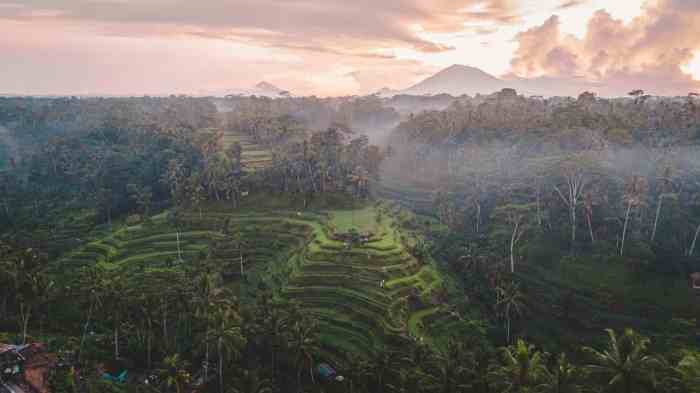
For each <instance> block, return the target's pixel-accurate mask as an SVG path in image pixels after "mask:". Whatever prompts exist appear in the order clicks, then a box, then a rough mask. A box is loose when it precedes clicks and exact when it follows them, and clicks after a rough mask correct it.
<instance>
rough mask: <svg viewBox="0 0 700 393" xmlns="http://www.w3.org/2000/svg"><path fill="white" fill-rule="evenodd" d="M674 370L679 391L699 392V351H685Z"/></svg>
mask: <svg viewBox="0 0 700 393" xmlns="http://www.w3.org/2000/svg"><path fill="white" fill-rule="evenodd" d="M674 371H675V374H676V376H677V379H678V382H679V383H678V385H679V386H680V387H681V391H684V392H687V393H700V352H697V351H695V352H686V353H685V355H684V356H683V358H681V360H680V361H679V362H678V365H677V366H676V367H675V368H674Z"/></svg>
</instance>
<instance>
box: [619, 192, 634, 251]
mask: <svg viewBox="0 0 700 393" xmlns="http://www.w3.org/2000/svg"><path fill="white" fill-rule="evenodd" d="M630 211H632V201H630V202H629V203H628V204H627V212H626V213H625V224H624V225H623V226H622V240H621V242H620V256H622V255H623V254H624V251H625V237H626V236H627V224H628V223H629V219H630Z"/></svg>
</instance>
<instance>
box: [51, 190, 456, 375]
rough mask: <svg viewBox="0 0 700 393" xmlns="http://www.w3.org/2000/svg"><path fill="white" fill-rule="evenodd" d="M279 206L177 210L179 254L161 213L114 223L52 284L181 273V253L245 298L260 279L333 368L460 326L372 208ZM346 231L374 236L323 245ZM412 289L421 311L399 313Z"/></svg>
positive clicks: (58, 269)
mask: <svg viewBox="0 0 700 393" xmlns="http://www.w3.org/2000/svg"><path fill="white" fill-rule="evenodd" d="M253 199H254V201H253ZM328 201H331V202H330V204H333V202H334V199H333V197H330V198H329V199H328V200H326V201H319V203H324V204H326V207H327V206H328ZM248 202H250V203H248ZM286 202H287V203H286V206H285V201H283V200H281V199H280V198H277V197H274V196H270V197H269V198H267V197H266V198H260V197H255V198H251V199H250V200H249V201H246V202H244V204H248V207H245V208H242V209H239V210H235V211H234V210H233V209H231V208H230V206H228V205H225V204H211V205H207V206H205V207H204V208H203V209H202V211H201V212H200V211H199V209H196V210H192V211H185V212H182V213H180V214H179V219H178V220H179V224H178V226H179V228H180V252H178V247H177V234H176V230H175V226H174V225H173V223H172V222H170V221H169V220H168V219H167V215H166V214H160V215H158V216H154V217H152V218H151V220H149V221H148V222H147V223H142V224H138V225H132V226H127V225H125V224H120V225H115V227H114V230H113V231H112V232H108V233H107V234H104V235H102V236H99V238H97V239H96V240H92V241H89V242H88V243H87V244H84V245H83V246H81V247H78V248H76V249H74V250H73V251H71V252H69V253H67V254H65V255H64V256H63V257H61V258H60V259H58V260H56V261H55V262H54V263H53V265H52V272H53V274H54V275H55V276H56V278H57V282H59V283H66V284H67V283H69V282H70V281H71V280H72V279H74V278H75V277H76V274H75V273H76V272H77V271H78V270H79V269H80V268H82V267H85V266H90V265H92V264H100V265H102V266H104V267H105V268H107V269H110V270H113V271H115V273H116V272H120V273H122V274H126V275H138V274H139V272H141V271H143V269H179V268H180V266H183V265H181V264H180V263H179V262H178V258H179V255H180V254H181V255H182V259H183V260H184V263H185V264H188V263H197V261H199V260H201V259H203V258H208V260H209V261H210V262H211V263H213V265H214V266H216V267H217V269H218V270H219V271H220V272H221V273H222V274H225V277H226V283H227V285H230V286H231V287H232V288H234V289H237V290H238V291H239V293H240V295H241V297H243V298H245V297H246V294H247V292H248V289H250V288H255V287H256V283H257V282H258V281H259V280H264V281H265V282H267V283H268V284H270V285H272V286H273V287H274V288H275V290H276V293H277V294H278V296H283V297H285V298H287V299H290V300H294V301H298V302H300V303H301V304H302V305H303V306H304V310H306V311H307V312H309V313H310V314H313V315H314V316H316V317H318V318H319V320H320V322H321V334H320V339H321V343H322V346H323V348H324V351H325V353H326V354H327V356H328V357H329V358H331V359H333V360H335V361H339V362H342V361H343V359H344V358H345V356H346V355H348V354H350V353H351V352H352V353H357V354H364V355H370V354H372V353H374V352H375V351H377V350H379V349H381V348H385V347H396V346H399V345H401V343H403V342H405V340H408V339H410V336H411V335H413V336H427V338H428V339H430V336H431V334H432V331H433V330H434V331H436V332H438V331H439V332H441V333H440V334H446V333H449V332H448V331H446V329H444V327H445V326H447V325H448V324H454V323H459V321H458V320H457V319H456V318H454V317H453V316H451V315H450V314H449V313H447V312H446V310H445V309H444V307H445V306H442V305H432V304H430V293H431V291H432V290H433V289H434V288H436V287H438V286H439V285H441V283H442V279H441V277H440V274H439V273H438V272H437V271H436V270H435V269H434V268H433V267H432V266H431V265H420V264H419V263H418V261H416V260H415V258H413V257H412V256H411V255H410V254H409V253H408V252H407V250H406V249H405V247H404V246H403V244H402V242H401V241H400V239H399V237H400V235H401V234H400V232H399V231H398V230H397V229H396V228H395V227H394V226H393V221H392V219H391V218H389V217H385V218H383V219H382V221H381V222H379V223H377V222H376V211H375V208H374V207H370V206H365V207H361V208H358V209H354V210H353V209H348V208H344V209H343V210H328V209H321V208H316V209H315V210H313V211H305V212H300V211H298V210H295V209H293V208H291V207H293V206H290V204H289V202H290V201H289V200H287V201H286ZM292 202H293V201H292ZM252 205H255V206H256V208H255V209H254V208H252V207H251V206H252ZM292 205H294V203H293V204H292ZM342 205H344V206H348V205H347V204H342ZM329 217H330V218H329ZM329 221H330V225H328V224H329ZM226 225H228V228H227V229H225V226H226ZM353 227H355V228H357V229H358V230H360V231H365V230H370V231H372V232H373V233H374V234H375V236H374V237H373V239H372V241H371V242H369V243H367V244H364V245H355V246H353V247H351V248H349V249H348V248H347V247H346V245H345V244H344V243H342V242H340V241H335V240H332V239H331V238H330V237H329V228H334V230H336V231H346V230H349V229H350V228H353ZM227 232H228V233H236V232H240V233H241V234H242V238H243V242H244V244H245V247H244V255H245V265H244V267H245V270H246V272H247V273H246V275H247V276H248V277H249V280H248V281H247V282H246V283H245V284H244V283H243V281H242V280H240V271H239V270H240V264H239V263H238V259H237V258H238V255H239V253H238V250H237V249H235V247H233V246H232V244H231V242H230V238H227V234H226V233H227ZM382 280H384V288H381V287H380V283H381V281H382ZM413 288H415V290H417V293H419V294H420V295H421V297H422V301H421V305H420V306H416V307H414V309H412V310H407V306H406V303H407V302H406V301H405V299H406V298H407V296H408V295H409V293H410V292H411V291H413V290H414V289H413ZM250 292H252V290H251V291H250ZM436 316H437V317H436ZM425 317H431V321H427V320H424V319H425Z"/></svg>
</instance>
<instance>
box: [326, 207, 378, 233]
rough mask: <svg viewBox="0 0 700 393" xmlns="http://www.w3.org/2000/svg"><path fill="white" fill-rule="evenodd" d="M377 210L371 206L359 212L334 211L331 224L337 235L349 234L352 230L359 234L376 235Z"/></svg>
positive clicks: (331, 214) (331, 213)
mask: <svg viewBox="0 0 700 393" xmlns="http://www.w3.org/2000/svg"><path fill="white" fill-rule="evenodd" d="M376 214H377V213H376V210H375V209H374V208H373V207H371V206H369V207H365V208H363V209H359V210H332V211H331V212H330V216H331V224H332V225H333V226H334V229H335V232H336V233H348V232H350V231H351V230H352V229H355V230H356V231H358V232H373V233H376V232H377V230H378V229H379V228H378V225H377V222H376Z"/></svg>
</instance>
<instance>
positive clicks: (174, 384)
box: [162, 353, 190, 393]
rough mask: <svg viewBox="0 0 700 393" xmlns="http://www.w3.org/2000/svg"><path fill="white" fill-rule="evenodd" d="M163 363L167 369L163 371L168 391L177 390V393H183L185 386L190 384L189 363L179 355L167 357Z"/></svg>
mask: <svg viewBox="0 0 700 393" xmlns="http://www.w3.org/2000/svg"><path fill="white" fill-rule="evenodd" d="M163 363H164V364H165V366H166V367H167V369H165V370H162V374H164V377H165V378H163V382H164V383H165V386H166V388H167V389H168V391H170V389H172V388H175V392H177V393H182V392H183V391H184V388H185V386H186V385H187V384H188V383H189V382H190V373H189V372H187V362H186V361H184V360H182V359H181V358H180V355H179V354H177V353H176V354H174V355H171V356H167V357H166V358H165V359H164V360H163Z"/></svg>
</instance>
